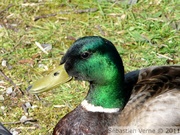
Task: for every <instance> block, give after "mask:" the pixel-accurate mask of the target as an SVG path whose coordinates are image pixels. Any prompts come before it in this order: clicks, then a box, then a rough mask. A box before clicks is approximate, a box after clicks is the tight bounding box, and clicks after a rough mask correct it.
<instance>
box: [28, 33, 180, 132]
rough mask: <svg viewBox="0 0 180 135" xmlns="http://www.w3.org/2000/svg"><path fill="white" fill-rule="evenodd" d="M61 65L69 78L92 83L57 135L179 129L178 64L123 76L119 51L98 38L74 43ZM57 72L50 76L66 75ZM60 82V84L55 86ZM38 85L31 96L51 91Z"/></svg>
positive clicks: (179, 93)
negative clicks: (172, 127)
mask: <svg viewBox="0 0 180 135" xmlns="http://www.w3.org/2000/svg"><path fill="white" fill-rule="evenodd" d="M60 65H61V67H60V69H63V68H62V67H64V68H65V71H66V72H67V73H68V75H69V76H70V77H74V78H75V79H77V80H84V81H88V82H89V83H90V86H89V92H88V94H87V96H86V98H85V99H84V100H83V101H82V102H81V104H80V105H79V106H77V108H75V109H74V110H73V111H72V112H70V113H68V114H67V115H66V116H65V117H63V118H62V119H61V120H60V121H59V122H58V124H57V125H56V127H55V129H54V132H53V134H54V135H70V134H72V135H106V134H108V132H111V129H110V127H112V126H118V127H121V126H128V127H133V128H136V129H137V130H136V131H140V129H152V130H153V129H154V130H155V128H157V127H170V126H175V127H180V100H179V99H180V66H155V67H149V68H145V69H141V70H137V71H133V72H130V73H127V74H125V75H124V67H123V63H122V60H121V57H120V56H119V54H118V51H117V50H116V48H115V47H114V45H113V44H112V43H111V42H110V41H108V40H106V39H104V38H102V37H98V36H89V37H83V38H80V39H78V40H77V41H75V43H73V45H72V46H71V47H70V48H69V50H68V51H67V52H66V54H65V55H64V56H63V58H62V60H61V62H60ZM58 70H59V69H58ZM58 70H56V71H55V72H54V73H52V74H51V76H52V78H53V77H55V78H56V77H57V76H58V77H59V76H60V75H62V74H61V73H60V72H59V71H58ZM61 72H63V71H61ZM63 76H65V74H64V72H63ZM59 78H60V77H59ZM46 79H47V78H46ZM61 79H62V78H61ZM63 79H64V80H65V81H68V80H69V79H70V78H63ZM49 81H51V82H52V81H53V80H49ZM61 81H62V80H61ZM61 81H60V82H61ZM39 82H41V80H40V81H39ZM60 82H58V81H57V80H56V84H57V83H60ZM45 83H46V86H48V85H50V86H55V85H56V84H53V85H52V84H51V83H50V84H49V83H48V81H46V82H45ZM37 84H38V83H36V85H33V84H32V86H31V88H30V90H29V91H30V92H31V93H39V92H42V91H45V90H47V89H50V87H46V86H45V87H41V86H42V85H43V83H41V86H40V87H39V86H38V85H37ZM108 128H109V129H108ZM116 131H119V130H116ZM112 132H113V131H112ZM117 133H120V131H119V132H117ZM163 133H164V132H163ZM132 134H134V133H132ZM153 134H156V131H155V132H153Z"/></svg>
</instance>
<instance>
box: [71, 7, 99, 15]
mask: <svg viewBox="0 0 180 135" xmlns="http://www.w3.org/2000/svg"><path fill="white" fill-rule="evenodd" d="M97 10H98V9H97V8H88V9H81V10H75V11H74V13H76V14H82V13H88V12H96V11H97Z"/></svg>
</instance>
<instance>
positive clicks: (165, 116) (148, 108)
mask: <svg viewBox="0 0 180 135" xmlns="http://www.w3.org/2000/svg"><path fill="white" fill-rule="evenodd" d="M126 83H128V82H126ZM119 125H120V126H135V127H137V128H144V129H148V128H149V129H154V128H158V127H167V128H168V127H180V66H161V67H150V68H146V69H142V70H140V71H139V76H138V81H137V83H136V84H135V86H134V87H133V91H132V93H131V97H130V99H129V101H128V103H127V105H126V106H125V108H124V109H123V111H122V112H121V115H120V118H119ZM179 134H180V132H179Z"/></svg>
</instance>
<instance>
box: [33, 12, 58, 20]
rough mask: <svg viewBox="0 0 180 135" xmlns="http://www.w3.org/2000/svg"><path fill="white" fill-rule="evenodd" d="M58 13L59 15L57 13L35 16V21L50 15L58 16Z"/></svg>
mask: <svg viewBox="0 0 180 135" xmlns="http://www.w3.org/2000/svg"><path fill="white" fill-rule="evenodd" d="M56 15H57V13H54V14H47V15H42V16H37V17H35V18H34V21H38V20H39V19H42V18H48V17H52V16H56Z"/></svg>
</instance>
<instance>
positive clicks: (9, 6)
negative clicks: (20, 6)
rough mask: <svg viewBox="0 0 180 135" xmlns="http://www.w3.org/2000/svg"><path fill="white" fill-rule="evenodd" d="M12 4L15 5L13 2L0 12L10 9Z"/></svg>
mask: <svg viewBox="0 0 180 135" xmlns="http://www.w3.org/2000/svg"><path fill="white" fill-rule="evenodd" d="M12 6H14V5H13V4H9V5H8V6H7V7H6V8H5V9H3V10H1V11H0V14H2V13H3V12H5V11H7V10H9V9H10V8H11V7H12Z"/></svg>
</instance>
